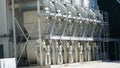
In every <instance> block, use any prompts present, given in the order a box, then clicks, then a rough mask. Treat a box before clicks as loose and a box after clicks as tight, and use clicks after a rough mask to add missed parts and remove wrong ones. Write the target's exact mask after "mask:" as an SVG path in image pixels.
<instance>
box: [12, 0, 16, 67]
mask: <svg viewBox="0 0 120 68" xmlns="http://www.w3.org/2000/svg"><path fill="white" fill-rule="evenodd" d="M12 21H13V38H14V54H15V60H16V61H17V50H16V48H17V47H16V28H15V9H14V0H12ZM16 67H17V63H16Z"/></svg>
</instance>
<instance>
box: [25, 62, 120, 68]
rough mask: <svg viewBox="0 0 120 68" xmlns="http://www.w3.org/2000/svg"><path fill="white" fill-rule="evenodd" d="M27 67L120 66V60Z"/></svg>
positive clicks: (80, 67) (115, 67)
mask: <svg viewBox="0 0 120 68" xmlns="http://www.w3.org/2000/svg"><path fill="white" fill-rule="evenodd" d="M27 68H120V62H101V61H92V62H83V63H73V64H64V65H51V66H50V67H27Z"/></svg>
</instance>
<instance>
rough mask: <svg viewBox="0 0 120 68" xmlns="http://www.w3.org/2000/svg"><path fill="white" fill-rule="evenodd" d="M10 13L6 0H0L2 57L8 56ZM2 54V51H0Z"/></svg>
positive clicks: (0, 44) (0, 45)
mask: <svg viewBox="0 0 120 68" xmlns="http://www.w3.org/2000/svg"><path fill="white" fill-rule="evenodd" d="M9 15H10V13H9V10H8V6H7V2H6V0H0V47H1V48H0V49H2V48H3V49H2V50H3V52H4V57H5V58H7V57H9V53H8V50H9V48H8V46H9V37H8V36H9V29H10V22H11V21H10V18H11V17H10V16H9ZM0 54H1V55H2V53H0Z"/></svg>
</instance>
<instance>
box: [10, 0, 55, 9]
mask: <svg viewBox="0 0 120 68" xmlns="http://www.w3.org/2000/svg"><path fill="white" fill-rule="evenodd" d="M40 6H44V7H48V6H50V9H51V10H54V5H53V4H52V2H43V3H42V2H40ZM14 7H15V9H20V10H21V11H28V10H36V9H37V2H36V1H33V2H27V3H22V4H18V3H16V4H15V6H14ZM11 8H12V5H10V9H11Z"/></svg>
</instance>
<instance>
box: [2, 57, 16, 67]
mask: <svg viewBox="0 0 120 68" xmlns="http://www.w3.org/2000/svg"><path fill="white" fill-rule="evenodd" d="M0 68H16V61H15V58H6V59H0Z"/></svg>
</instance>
